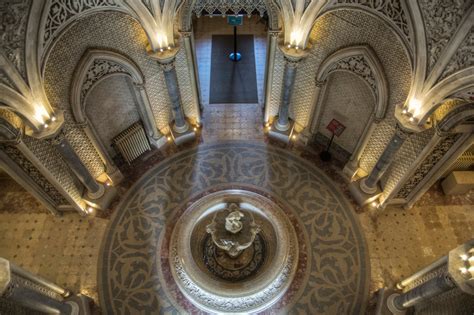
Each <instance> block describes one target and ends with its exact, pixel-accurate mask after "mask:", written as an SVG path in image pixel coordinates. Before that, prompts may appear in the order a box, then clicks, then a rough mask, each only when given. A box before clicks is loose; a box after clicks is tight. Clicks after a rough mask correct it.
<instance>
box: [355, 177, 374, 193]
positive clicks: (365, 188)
mask: <svg viewBox="0 0 474 315" xmlns="http://www.w3.org/2000/svg"><path fill="white" fill-rule="evenodd" d="M366 181H367V177H364V178H362V179H361V180H360V184H359V185H360V189H362V191H363V192H365V193H366V194H370V195H373V194H375V193H376V192H377V189H378V187H377V185H375V187H370V186H367V182H366Z"/></svg>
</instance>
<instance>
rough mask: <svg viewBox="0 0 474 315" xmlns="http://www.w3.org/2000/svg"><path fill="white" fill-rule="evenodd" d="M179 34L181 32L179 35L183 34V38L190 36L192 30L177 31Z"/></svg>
mask: <svg viewBox="0 0 474 315" xmlns="http://www.w3.org/2000/svg"><path fill="white" fill-rule="evenodd" d="M179 34H181V36H183V37H184V38H189V37H191V35H193V32H192V31H179Z"/></svg>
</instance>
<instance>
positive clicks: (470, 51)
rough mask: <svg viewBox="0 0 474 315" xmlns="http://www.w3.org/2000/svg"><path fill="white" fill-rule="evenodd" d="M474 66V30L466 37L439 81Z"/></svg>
mask: <svg viewBox="0 0 474 315" xmlns="http://www.w3.org/2000/svg"><path fill="white" fill-rule="evenodd" d="M472 66H474V30H472V29H471V32H469V34H468V35H467V36H466V38H465V39H464V41H463V43H462V44H461V45H460V46H459V48H458V50H457V51H456V53H455V54H454V56H453V57H452V58H451V60H450V61H449V63H448V65H447V66H446V68H445V69H444V71H443V74H442V75H441V78H440V80H442V79H444V78H446V77H448V76H450V75H451V74H453V73H455V72H458V71H459V70H462V69H465V68H467V67H472Z"/></svg>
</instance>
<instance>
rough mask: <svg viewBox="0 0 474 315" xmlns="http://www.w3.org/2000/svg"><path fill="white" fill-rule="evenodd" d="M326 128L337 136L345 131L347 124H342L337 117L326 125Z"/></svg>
mask: <svg viewBox="0 0 474 315" xmlns="http://www.w3.org/2000/svg"><path fill="white" fill-rule="evenodd" d="M326 129H327V130H329V131H331V132H332V133H333V134H335V135H336V136H338V137H339V136H340V135H341V134H342V132H343V131H344V129H346V126H344V125H343V124H341V123H340V122H339V121H337V120H336V119H333V120H331V122H330V123H329V125H328V126H327V127H326Z"/></svg>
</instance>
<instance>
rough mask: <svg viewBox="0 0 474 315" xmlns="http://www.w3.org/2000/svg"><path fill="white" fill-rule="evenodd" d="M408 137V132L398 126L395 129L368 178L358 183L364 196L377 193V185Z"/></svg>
mask: <svg viewBox="0 0 474 315" xmlns="http://www.w3.org/2000/svg"><path fill="white" fill-rule="evenodd" d="M409 135H410V133H409V132H407V131H405V130H403V129H402V128H401V127H400V126H399V125H398V124H397V126H396V128H395V134H394V135H393V136H392V138H391V139H390V141H389V143H388V144H387V146H386V147H385V149H384V150H383V152H382V155H381V156H380V157H379V159H378V160H377V163H376V164H375V166H374V168H373V169H372V171H371V172H370V174H369V176H367V177H365V178H364V179H362V180H361V182H360V189H361V190H362V191H363V192H364V193H366V194H373V193H375V192H376V191H377V183H378V181H379V180H380V178H381V177H382V175H383V174H384V173H385V171H386V170H387V169H388V167H389V166H390V164H391V163H392V161H393V158H394V157H395V155H396V154H397V152H398V150H399V149H400V148H401V146H402V144H403V142H405V140H406V139H407V138H408V136H409Z"/></svg>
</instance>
